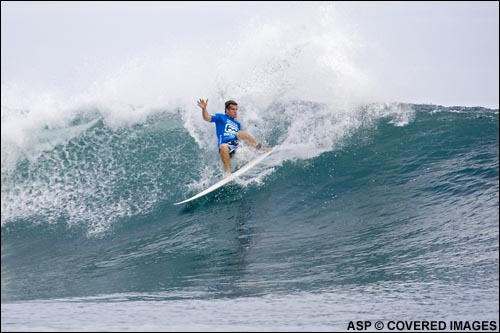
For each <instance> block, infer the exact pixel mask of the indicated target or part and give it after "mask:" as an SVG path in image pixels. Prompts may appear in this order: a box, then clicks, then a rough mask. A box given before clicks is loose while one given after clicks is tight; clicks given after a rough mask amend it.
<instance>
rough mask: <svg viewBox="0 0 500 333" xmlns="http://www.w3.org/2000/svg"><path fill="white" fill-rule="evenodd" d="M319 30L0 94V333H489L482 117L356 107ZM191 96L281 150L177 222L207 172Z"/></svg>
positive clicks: (359, 74)
mask: <svg viewBox="0 0 500 333" xmlns="http://www.w3.org/2000/svg"><path fill="white" fill-rule="evenodd" d="M331 15H332V13H330V12H329V11H328V10H327V9H325V10H323V11H322V12H321V15H319V16H318V17H319V19H318V20H313V21H308V22H315V23H314V24H311V25H300V24H298V25H295V24H294V23H293V20H291V21H290V22H287V21H286V20H285V21H280V22H277V23H276V22H275V23H274V24H267V23H266V24H262V23H261V22H255V23H254V24H255V25H254V26H252V27H251V29H250V28H249V29H248V34H243V36H242V37H241V39H239V40H238V41H237V43H235V44H234V45H231V47H227V46H226V47H224V49H223V50H222V51H221V50H217V49H213V48H211V49H207V50H205V51H206V52H200V51H199V49H198V47H201V48H204V47H205V46H203V45H200V46H197V48H193V49H189V48H187V49H182V48H180V49H176V51H175V52H173V53H170V54H161V55H149V56H148V57H147V58H146V59H142V60H139V61H135V62H131V63H128V64H124V65H123V66H121V67H120V68H119V69H118V70H116V71H114V70H110V71H109V73H107V75H105V77H103V78H96V82H94V83H93V85H91V86H90V87H89V88H88V89H87V90H85V91H82V92H80V93H78V94H73V95H70V96H69V97H68V96H64V95H59V94H57V93H55V92H50V91H48V92H47V91H45V92H43V93H39V92H36V91H33V90H30V89H28V88H23V87H21V86H19V85H17V86H16V85H7V84H5V85H4V84H2V130H1V135H2V143H1V145H2V146H1V148H2V149H1V154H2V167H1V168H2V171H1V177H2V178H1V221H2V226H1V228H2V229H1V232H2V235H1V237H2V238H1V239H2V241H1V249H2V261H1V284H2V285H1V301H2V310H1V327H2V331H81V330H83V331H345V330H347V329H348V327H349V324H350V323H351V322H357V321H370V322H371V324H372V326H371V327H369V328H368V330H374V324H375V322H377V321H380V322H382V324H383V325H386V328H387V325H389V322H390V321H445V322H447V323H449V322H450V321H469V322H471V323H472V322H486V323H488V324H490V326H489V327H493V324H495V327H496V330H497V329H498V327H499V324H498V323H499V321H498V320H499V310H498V309H499V296H498V291H499V255H498V254H499V248H498V246H499V245H498V244H499V215H498V209H499V194H498V193H499V112H498V109H495V110H493V109H487V108H483V107H464V106H454V107H445V106H440V105H430V104H429V105H428V104H425V105H424V104H412V103H399V102H390V103H389V102H388V103H373V102H366V100H367V99H366V97H367V96H369V94H370V91H371V90H370V89H371V88H370V80H369V78H368V77H367V76H366V75H365V74H364V72H363V71H362V70H360V69H358V68H357V67H356V66H355V65H354V64H353V63H351V61H350V59H352V57H351V55H352V54H353V49H355V41H356V39H355V38H350V37H351V36H350V35H349V34H347V33H345V32H343V31H342V30H341V29H339V27H338V26H337V23H336V22H337V21H336V20H334V19H332V16H331ZM270 46H273V47H270ZM194 50H196V52H194ZM200 53H202V54H203V57H202V58H200ZM207 63H209V64H213V66H208V68H206V67H207V66H206V64H207ZM193 73H201V74H199V75H192V74H193ZM198 98H209V106H208V109H209V111H210V112H211V113H215V112H223V105H224V104H223V103H224V101H225V100H227V99H235V100H237V101H238V103H239V105H240V112H239V116H238V120H239V121H240V122H241V123H242V124H243V127H244V129H245V130H247V131H248V132H250V133H251V134H252V135H254V136H255V137H256V138H257V139H258V140H259V141H261V142H262V143H264V144H267V145H271V146H277V145H279V146H280V149H279V150H278V151H277V152H276V153H275V154H272V155H270V156H269V158H267V159H266V160H265V161H264V162H263V163H262V164H261V165H260V166H259V167H257V168H255V169H253V171H252V172H249V173H248V174H246V175H245V176H244V177H242V178H241V179H238V180H237V181H236V182H234V183H231V184H229V185H228V186H225V187H223V188H221V189H219V190H217V191H215V192H213V193H211V194H210V195H207V196H205V197H203V198H201V199H198V200H196V201H194V202H192V203H190V204H186V205H181V206H174V205H173V203H174V202H177V201H180V200H182V199H185V198H188V197H190V196H192V195H194V194H195V193H197V192H199V191H201V190H202V189H204V188H206V187H208V186H209V185H211V184H213V183H215V182H216V181H218V180H219V179H220V178H221V177H222V174H223V167H222V164H221V163H220V159H219V157H218V155H217V145H216V142H217V138H216V136H215V129H214V126H213V124H209V123H206V122H204V121H203V120H202V119H201V112H200V110H199V108H198V107H197V106H196V100H197V99H198ZM257 155H258V152H256V151H255V150H254V149H252V148H249V147H245V146H244V145H243V146H242V147H241V148H239V150H238V152H237V154H236V155H235V157H234V158H233V160H232V164H233V168H234V169H237V168H238V167H240V166H242V165H244V164H245V163H246V162H248V161H250V160H251V159H252V158H255V157H256V156H257ZM491 323H493V324H491ZM493 330H495V329H493Z"/></svg>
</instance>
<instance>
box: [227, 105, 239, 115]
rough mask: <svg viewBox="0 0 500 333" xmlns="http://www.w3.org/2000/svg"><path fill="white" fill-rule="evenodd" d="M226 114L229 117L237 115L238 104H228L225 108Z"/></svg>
mask: <svg viewBox="0 0 500 333" xmlns="http://www.w3.org/2000/svg"><path fill="white" fill-rule="evenodd" d="M226 114H227V115H228V116H229V117H231V118H236V117H238V105H229V107H228V108H227V109H226Z"/></svg>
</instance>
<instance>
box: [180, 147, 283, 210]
mask: <svg viewBox="0 0 500 333" xmlns="http://www.w3.org/2000/svg"><path fill="white" fill-rule="evenodd" d="M276 148H277V147H274V148H273V150H271V151H268V152H266V153H264V154H262V155H260V156H259V157H257V158H256V159H254V160H252V161H250V162H248V163H247V164H245V165H244V166H243V167H241V168H240V169H238V171H236V172H234V173H232V174H231V175H230V176H229V177H227V178H224V179H222V180H221V181H219V182H218V183H215V184H214V185H212V186H210V187H209V188H207V189H206V190H204V191H203V192H200V193H198V194H196V195H195V196H192V197H191V198H189V199H186V200H184V201H180V202H176V203H174V205H180V204H183V203H186V202H190V201H193V200H195V199H198V198H201V197H202V196H204V195H207V194H208V193H210V192H213V191H215V190H216V189H218V188H219V187H221V186H224V185H226V184H227V183H229V182H231V181H233V180H235V179H236V178H238V177H239V176H241V175H242V174H244V173H245V172H247V171H248V170H250V169H251V168H253V167H254V166H256V165H257V164H259V163H260V162H261V161H262V160H264V159H265V158H266V157H267V156H269V154H271V153H272V152H273V151H276Z"/></svg>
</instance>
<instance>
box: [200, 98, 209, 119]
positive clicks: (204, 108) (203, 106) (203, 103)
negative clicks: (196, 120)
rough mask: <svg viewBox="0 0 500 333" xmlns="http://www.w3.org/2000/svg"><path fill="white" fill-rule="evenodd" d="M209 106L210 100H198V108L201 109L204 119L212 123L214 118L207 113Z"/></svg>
mask: <svg viewBox="0 0 500 333" xmlns="http://www.w3.org/2000/svg"><path fill="white" fill-rule="evenodd" d="M207 104H208V98H207V99H206V100H203V99H201V98H200V99H199V100H198V106H199V107H200V108H201V113H202V116H203V119H204V120H206V121H210V120H212V116H211V115H210V114H209V113H208V112H207Z"/></svg>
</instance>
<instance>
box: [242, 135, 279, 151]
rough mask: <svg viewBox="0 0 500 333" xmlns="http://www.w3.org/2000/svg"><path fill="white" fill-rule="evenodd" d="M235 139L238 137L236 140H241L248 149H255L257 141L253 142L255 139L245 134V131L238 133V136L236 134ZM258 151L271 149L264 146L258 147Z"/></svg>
mask: <svg viewBox="0 0 500 333" xmlns="http://www.w3.org/2000/svg"><path fill="white" fill-rule="evenodd" d="M237 137H238V140H239V139H243V140H244V141H245V142H246V143H247V144H248V145H249V146H250V147H255V148H257V147H256V146H257V140H255V138H254V137H253V136H251V135H250V134H248V133H247V132H245V131H239V132H238V134H237ZM259 147H260V148H258V149H260V150H263V151H271V150H272V148H270V147H264V146H259Z"/></svg>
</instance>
